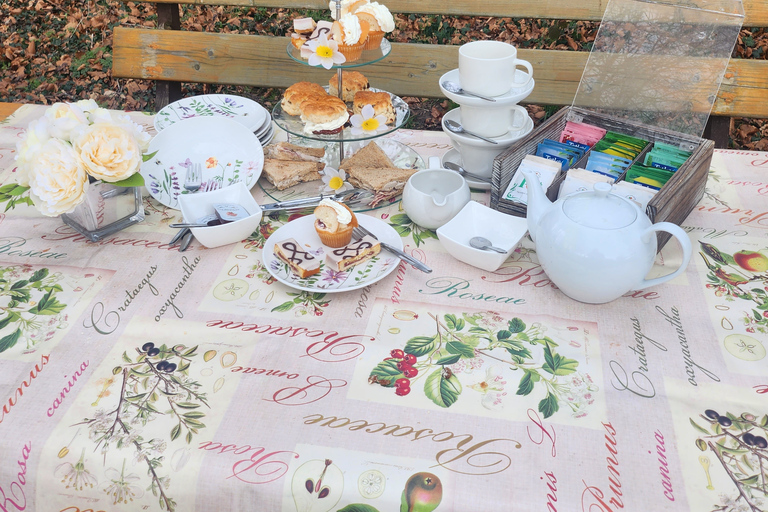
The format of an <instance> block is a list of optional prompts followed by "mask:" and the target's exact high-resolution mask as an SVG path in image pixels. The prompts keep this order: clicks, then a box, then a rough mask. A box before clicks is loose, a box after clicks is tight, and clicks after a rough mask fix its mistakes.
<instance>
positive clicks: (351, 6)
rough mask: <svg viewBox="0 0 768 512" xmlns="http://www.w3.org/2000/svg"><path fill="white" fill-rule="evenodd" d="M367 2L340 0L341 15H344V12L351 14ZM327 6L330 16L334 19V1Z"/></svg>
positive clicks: (363, 0)
mask: <svg viewBox="0 0 768 512" xmlns="http://www.w3.org/2000/svg"><path fill="white" fill-rule="evenodd" d="M367 3H368V0H341V1H340V2H339V8H340V9H341V15H342V16H344V15H345V14H352V13H354V12H355V11H356V10H357V9H359V8H360V7H362V6H363V5H365V4H367ZM328 8H329V9H330V10H331V18H333V19H336V2H331V3H329V4H328Z"/></svg>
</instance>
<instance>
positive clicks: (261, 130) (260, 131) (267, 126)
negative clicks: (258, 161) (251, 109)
mask: <svg viewBox="0 0 768 512" xmlns="http://www.w3.org/2000/svg"><path fill="white" fill-rule="evenodd" d="M273 129H274V126H273V125H272V116H271V115H270V113H269V112H267V118H266V119H265V120H264V124H262V125H261V126H259V127H258V128H257V129H256V130H254V131H253V133H254V134H255V135H256V136H257V137H258V138H259V139H261V138H263V137H264V135H266V134H267V132H269V131H270V130H273Z"/></svg>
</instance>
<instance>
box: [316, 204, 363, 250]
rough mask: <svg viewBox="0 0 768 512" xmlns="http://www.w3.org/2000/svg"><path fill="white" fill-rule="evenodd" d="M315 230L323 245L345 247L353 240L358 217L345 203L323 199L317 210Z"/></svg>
mask: <svg viewBox="0 0 768 512" xmlns="http://www.w3.org/2000/svg"><path fill="white" fill-rule="evenodd" d="M315 217H316V219H315V230H316V231H317V235H318V236H319V237H320V241H321V242H322V243H323V245H326V246H328V247H333V248H338V247H344V246H345V245H347V244H348V243H349V242H350V241H351V240H352V229H353V228H355V227H357V217H355V214H354V213H352V210H350V209H349V207H348V206H347V205H345V204H343V203H337V202H336V201H333V200H331V199H323V200H322V201H320V204H319V205H318V206H317V208H315Z"/></svg>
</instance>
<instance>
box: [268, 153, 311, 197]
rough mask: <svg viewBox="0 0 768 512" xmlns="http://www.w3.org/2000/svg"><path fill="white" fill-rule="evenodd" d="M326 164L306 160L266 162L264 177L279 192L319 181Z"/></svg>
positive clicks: (272, 159) (272, 160)
mask: <svg viewBox="0 0 768 512" xmlns="http://www.w3.org/2000/svg"><path fill="white" fill-rule="evenodd" d="M324 167H325V164H323V163H321V162H308V161H306V160H276V159H274V158H267V159H265V160H264V169H263V171H264V176H265V177H266V178H267V180H269V182H270V183H272V184H273V185H274V186H275V188H277V190H285V189H286V188H288V187H292V186H294V185H296V184H298V183H303V182H305V181H314V180H319V179H320V178H321V177H322V176H321V175H320V171H321V170H323V168H324Z"/></svg>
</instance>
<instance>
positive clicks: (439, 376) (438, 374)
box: [424, 369, 462, 408]
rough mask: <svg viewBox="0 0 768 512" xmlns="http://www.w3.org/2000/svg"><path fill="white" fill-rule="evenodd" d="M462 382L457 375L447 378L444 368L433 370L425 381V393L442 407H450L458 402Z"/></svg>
mask: <svg viewBox="0 0 768 512" xmlns="http://www.w3.org/2000/svg"><path fill="white" fill-rule="evenodd" d="M461 390H462V388H461V382H459V379H458V378H457V377H455V376H451V377H449V378H447V379H446V378H445V377H444V376H443V370H442V369H438V370H435V371H434V372H432V373H431V374H430V375H429V377H427V380H426V382H424V394H425V395H427V398H429V399H430V400H432V401H433V402H434V403H435V404H436V405H439V406H440V407H446V408H447V407H450V406H452V405H453V404H455V403H456V400H458V399H459V395H460V394H461Z"/></svg>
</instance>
